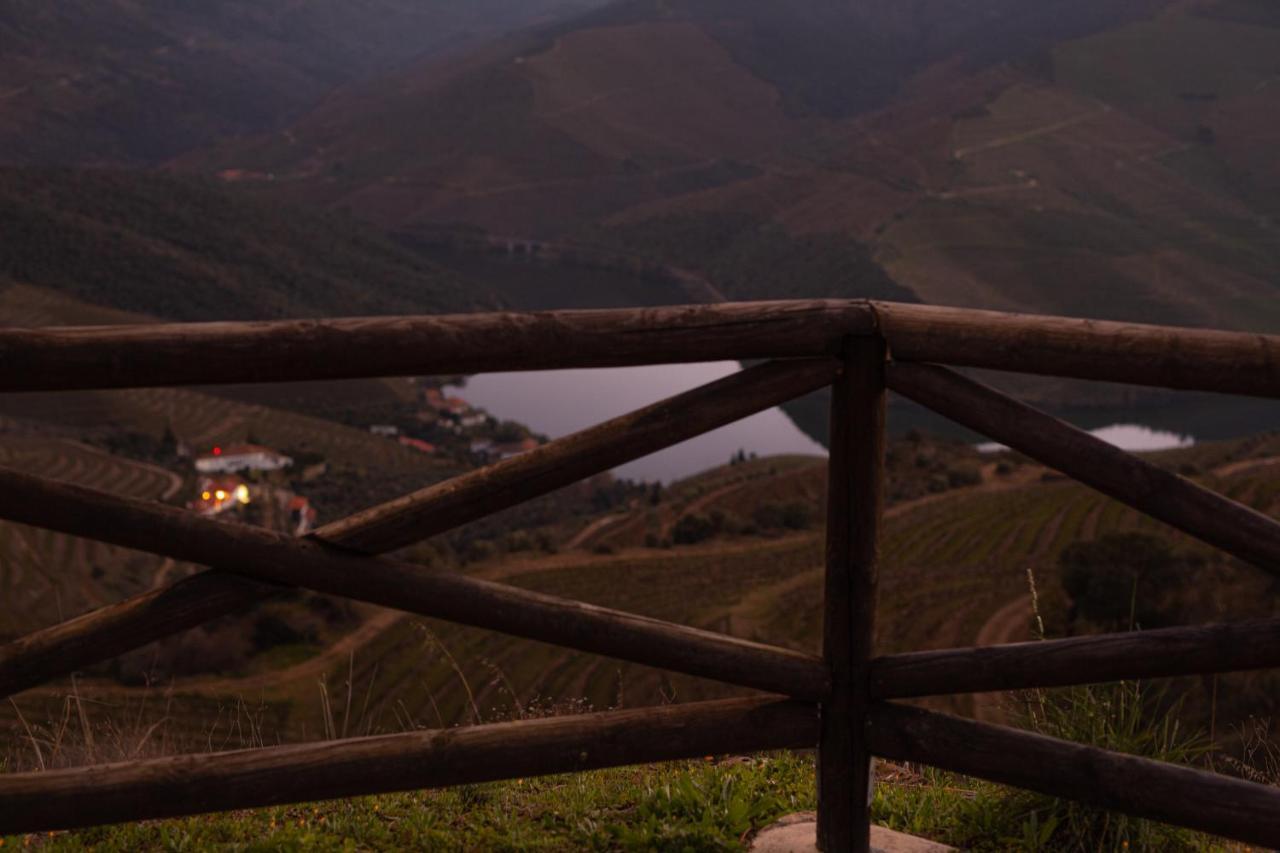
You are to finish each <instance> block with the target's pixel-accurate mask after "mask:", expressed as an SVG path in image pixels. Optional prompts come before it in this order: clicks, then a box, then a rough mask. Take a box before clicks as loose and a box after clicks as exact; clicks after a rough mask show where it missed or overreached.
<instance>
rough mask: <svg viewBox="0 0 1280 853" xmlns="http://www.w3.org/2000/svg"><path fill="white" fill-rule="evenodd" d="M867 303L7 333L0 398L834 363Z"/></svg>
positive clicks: (866, 330) (1, 339)
mask: <svg viewBox="0 0 1280 853" xmlns="http://www.w3.org/2000/svg"><path fill="white" fill-rule="evenodd" d="M872 331H873V326H872V318H871V310H870V308H869V307H868V306H867V304H866V303H865V302H849V301H822V300H811V301H791V302H756V303H738V304H722V305H685V306H678V307H671V308H627V309H611V310H595V311H547V312H542V313H533V314H516V313H491V314H462V315H452V316H424V317H371V318H354V319H338V320H284V321H277V322H259V323H193V324H164V325H147V326H91V327H75V328H50V329H3V330H0V391H65V390H71V389H88V388H125V387H147V386H158V385H195V384H210V383H243V382H283V381H291V380H313V379H350V378H356V377H366V376H415V375H448V374H457V373H488V372H494V371H506V370H551V369H555V368H566V367H618V366H623V365H634V364H673V363H681V362H696V361H725V360H738V359H755V358H787V357H807V356H836V355H839V353H840V346H841V343H842V341H843V339H844V337H845V336H846V335H850V334H870V333H871V332H872Z"/></svg>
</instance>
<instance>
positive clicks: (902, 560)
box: [179, 466, 1280, 740]
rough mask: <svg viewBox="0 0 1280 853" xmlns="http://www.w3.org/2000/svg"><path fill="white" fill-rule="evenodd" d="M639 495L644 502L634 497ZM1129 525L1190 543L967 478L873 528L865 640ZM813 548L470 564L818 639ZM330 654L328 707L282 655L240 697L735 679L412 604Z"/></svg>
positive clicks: (372, 721)
mask: <svg viewBox="0 0 1280 853" xmlns="http://www.w3.org/2000/svg"><path fill="white" fill-rule="evenodd" d="M1273 470H1274V469H1270V468H1267V467H1265V466H1262V467H1257V468H1253V469H1249V470H1245V471H1243V472H1242V473H1240V474H1237V475H1233V476H1228V477H1215V476H1212V475H1207V476H1206V477H1205V479H1206V481H1207V482H1209V484H1210V485H1211V486H1213V487H1214V488H1219V489H1221V490H1222V491H1224V492H1225V493H1227V494H1228V495H1231V496H1233V497H1236V498H1238V499H1241V500H1245V501H1248V502H1250V503H1252V504H1253V505H1255V506H1257V507H1259V508H1261V509H1264V510H1269V511H1272V512H1275V511H1276V510H1277V509H1280V504H1278V501H1280V482H1277V480H1276V478H1275V477H1274V476H1272V473H1273ZM740 473H741V472H740ZM806 473H807V472H804V471H802V470H800V469H788V470H785V471H783V470H780V471H777V472H775V476H776V477H777V478H780V479H783V480H786V479H793V480H795V481H796V482H797V483H803V482H805V481H804V480H803V475H805V474H806ZM1031 473H1033V474H1034V472H1031ZM726 486H735V487H734V488H726ZM768 486H769V478H760V479H759V481H758V482H757V478H753V477H746V478H744V479H741V481H740V482H739V481H737V480H734V479H733V478H729V479H723V478H721V479H715V480H708V481H707V482H706V483H703V484H701V488H700V490H697V489H695V490H692V491H689V492H688V493H687V494H686V493H684V492H683V491H682V492H680V493H679V498H678V501H677V499H676V498H675V497H674V496H668V498H669V499H670V500H671V501H672V503H673V504H675V505H676V506H678V507H680V508H687V507H689V506H691V505H693V504H694V503H695V502H697V501H699V500H701V499H703V498H705V497H707V496H710V497H711V499H710V500H708V501H705V506H701V507H700V509H699V511H704V512H710V511H712V510H714V509H716V508H722V507H721V504H720V501H724V502H725V503H726V504H728V503H730V502H734V503H736V502H737V501H740V500H742V499H743V493H744V490H750V491H753V492H754V491H757V490H763V491H761V494H769V493H770V492H769V488H768ZM673 491H674V490H673ZM650 511H652V508H650V507H645V508H643V509H642V510H640V511H639V512H640V513H648V512H650ZM620 523H626V522H625V521H624V522H620ZM1130 529H1149V530H1152V531H1160V532H1162V533H1163V534H1164V535H1172V536H1174V537H1175V538H1177V539H1179V540H1181V541H1182V542H1183V544H1188V540H1186V538H1185V537H1181V536H1180V535H1178V534H1171V533H1170V532H1169V531H1168V530H1167V529H1166V528H1163V527H1162V526H1161V525H1159V524H1157V523H1155V522H1150V521H1148V520H1146V519H1145V518H1143V517H1141V516H1140V515H1139V514H1138V513H1136V512H1134V511H1132V510H1129V509H1127V508H1126V507H1124V506H1122V505H1120V504H1117V503H1115V502H1114V501H1111V500H1109V499H1107V498H1104V497H1102V496H1100V495H1098V494H1096V493H1094V492H1092V491H1091V490H1089V489H1087V488H1086V487H1083V486H1080V485H1077V484H1075V483H1072V482H1070V481H1065V480H1057V479H1049V480H1047V481H1045V482H1028V483H1027V484H1026V485H1017V484H1016V483H1015V484H1009V483H1006V484H1003V485H1001V484H996V486H992V487H977V488H973V489H966V490H962V491H958V492H956V493H953V494H948V495H943V496H941V497H934V498H929V499H925V500H923V501H921V502H919V503H918V504H917V505H909V506H907V507H906V508H905V509H898V510H895V511H894V512H892V513H891V517H890V519H889V520H888V522H887V530H886V540H885V543H884V569H883V573H882V586H881V590H882V591H881V610H880V621H879V626H878V628H879V639H878V643H879V647H880V648H881V649H882V650H883V651H885V652H894V651H905V650H910V649H924V648H931V647H943V646H953V645H962V644H968V643H972V642H974V641H975V640H976V638H977V637H978V635H979V633H980V632H981V631H982V630H983V628H984V626H985V625H986V624H987V623H988V620H990V619H991V618H992V617H993V616H994V615H995V614H996V613H997V612H998V611H1000V610H1002V608H1003V609H1006V610H1007V608H1006V605H1009V604H1010V603H1011V602H1014V601H1016V600H1018V599H1019V598H1021V597H1024V596H1025V595H1026V593H1027V587H1026V571H1027V569H1032V570H1034V572H1035V574H1036V577H1037V580H1038V583H1039V586H1040V588H1041V590H1042V591H1044V592H1048V591H1051V590H1052V589H1053V588H1055V587H1056V585H1057V583H1058V581H1057V569H1056V565H1057V557H1058V553H1059V552H1060V551H1061V549H1062V548H1063V547H1065V546H1066V545H1067V544H1068V543H1070V542H1073V541H1077V540H1081V539H1089V538H1093V537H1096V536H1098V535H1101V534H1103V533H1107V532H1111V531H1118V530H1130ZM822 560H823V536H822V533H821V532H820V531H818V530H814V531H808V532H802V533H795V534H791V535H788V536H785V537H782V538H775V539H768V538H761V537H742V538H737V539H730V540H724V541H716V542H711V543H704V544H703V545H699V546H694V547H687V548H684V547H681V548H674V549H631V550H627V551H625V552H623V553H620V554H617V555H610V556H598V557H588V556H587V555H584V554H581V553H574V554H570V555H567V556H565V557H549V558H542V559H540V560H538V561H535V562H531V563H530V562H519V563H511V564H509V565H505V564H494V565H489V566H482V567H481V568H480V571H481V572H482V573H484V574H485V575H486V576H491V577H496V578H503V577H505V578H506V580H507V581H508V582H510V583H514V584H518V585H521V586H525V587H528V588H532V589H537V590H540V591H544V592H548V593H551V594H556V595H562V596H566V597H572V598H577V599H581V600H584V601H588V602H592V603H596V604H600V605H605V606H612V607H619V608H623V609H626V610H630V611H634V612H638V613H643V614H648V615H653V616H656V617H660V618H665V619H670V620H674V621H678V622H683V623H687V624H692V625H697V626H701V627H705V628H709V629H713V630H720V631H727V632H729V633H732V634H735V635H738V636H743V637H747V638H750V639H756V640H761V641H765V642H771V643H777V644H782V645H788V646H791V647H795V648H806V649H813V650H816V649H817V648H818V645H819V642H820V634H821V597H822V591H821V583H822ZM1046 599H1047V606H1055V605H1054V602H1053V596H1052V594H1049V595H1047V596H1046ZM1014 638H1015V637H1007V638H1004V639H1014ZM328 666H329V669H328V671H327V673H326V675H325V677H324V682H325V684H326V685H327V691H328V694H329V703H328V707H329V710H328V711H327V712H326V711H325V710H324V708H325V705H324V703H323V702H322V700H321V692H320V688H319V685H318V684H317V679H316V676H315V672H314V671H311V672H310V673H309V674H307V675H306V676H305V677H304V676H299V677H296V678H292V679H290V678H289V677H288V676H287V671H286V672H284V673H281V680H280V682H279V683H278V684H277V685H276V686H273V687H272V688H270V689H268V690H267V691H266V692H265V693H260V691H255V693H254V694H253V695H251V696H245V697H243V698H244V699H245V700H246V701H247V702H249V703H250V704H254V703H257V702H258V701H265V702H266V703H267V705H269V707H270V709H271V715H270V718H271V720H272V721H273V722H272V725H276V726H278V727H279V730H278V731H276V732H275V733H274V734H275V736H277V737H281V738H283V739H286V740H288V739H298V738H302V737H315V736H316V735H317V733H321V732H324V731H325V730H326V727H332V728H335V729H337V730H341V729H342V728H343V726H344V725H345V726H346V727H347V729H348V731H360V732H364V731H389V730H398V729H403V728H405V727H409V726H415V725H427V726H435V725H440V724H442V723H443V724H452V723H456V722H465V721H468V720H471V719H473V718H475V717H477V716H478V717H481V718H484V719H493V718H496V717H501V716H504V715H508V714H513V713H521V712H522V711H523V712H527V711H528V709H529V707H530V706H536V707H541V706H543V705H546V704H553V703H572V702H586V703H589V704H591V705H592V706H594V707H607V706H612V705H615V704H619V703H621V704H624V705H640V704H651V703H653V702H655V701H658V702H660V701H669V700H670V701H682V700H691V699H700V698H710V697H716V696H724V695H730V694H733V693H737V692H740V691H737V690H735V689H733V688H729V687H725V686H723V685H719V684H715V683H711V682H706V681H700V680H696V679H692V678H685V677H678V676H671V675H668V674H665V673H661V672H657V671H654V670H651V669H648V668H646V667H641V666H635V665H630V664H625V663H621V662H618V661H613V660H606V659H602V658H599V657H594V656H591V655H584V654H578V653H574V652H568V651H565V650H561V649H557V648H554V647H551V646H546V645H542V644H536V643H529V642H525V641H520V640H515V639H512V638H508V637H504V636H502V635H499V634H494V633H492V632H487V631H480V630H474V629H468V628H461V627H458V626H454V625H449V624H444V623H437V622H434V621H429V620H420V619H415V618H409V617H406V618H404V619H401V620H400V621H398V622H397V623H395V625H394V626H393V627H392V628H391V629H389V630H386V631H384V632H382V633H381V634H379V635H377V636H376V638H375V639H374V640H373V641H372V642H370V643H368V644H367V645H365V646H364V647H362V648H360V649H359V650H358V651H357V652H356V653H355V655H354V656H353V657H352V658H350V659H348V658H347V657H346V656H345V654H344V655H342V656H340V657H338V656H335V657H334V658H333V659H332V660H329V661H328ZM349 667H350V669H349ZM348 681H349V682H350V685H351V686H350V688H349V692H350V696H351V699H350V702H349V703H348V699H347V693H348V687H347V684H348ZM179 694H181V689H180V688H179ZM189 698H190V701H191V702H197V701H199V702H204V703H208V702H211V701H212V700H211V699H208V698H199V699H197V698H196V697H189ZM348 704H349V705H350V708H349V710H348ZM326 717H330V718H331V719H332V721H333V722H332V723H328V722H326ZM199 734H200V730H198V729H196V728H191V730H190V731H188V732H187V735H188V736H190V737H198V736H199Z"/></svg>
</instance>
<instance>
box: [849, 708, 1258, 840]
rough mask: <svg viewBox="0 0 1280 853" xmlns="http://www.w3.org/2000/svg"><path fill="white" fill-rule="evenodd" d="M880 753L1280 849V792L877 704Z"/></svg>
mask: <svg viewBox="0 0 1280 853" xmlns="http://www.w3.org/2000/svg"><path fill="white" fill-rule="evenodd" d="M869 731H870V739H871V747H872V750H873V751H874V752H875V753H876V755H879V756H881V757H882V758H887V759H890V760H892V761H914V762H919V763H921V764H928V765H931V766H934V767H940V768H942V769H944V770H950V771H952V772H955V773H964V774H966V775H969V776H976V777H978V778H979V779H986V780H988V781H991V782H997V783H1000V784H1004V785H1013V786H1015V787H1018V788H1024V789H1026V790H1030V791H1038V792H1040V793H1042V794H1048V795H1050V796H1054V797H1064V798H1066V799H1069V800H1076V801H1079V802H1082V803H1091V804H1093V805H1097V806H1101V807H1103V808H1106V809H1112V810H1114V811H1119V812H1123V813H1125V814H1129V815H1134V816H1137V817H1146V818H1151V819H1153V820H1159V821H1163V822H1165V823H1171V824H1174V825H1176V826H1185V827H1188V828H1190V829H1196V830H1200V831H1202V832H1208V833H1211V834H1213V835H1217V836H1221V837H1223V838H1231V839H1235V840H1238V841H1244V842H1248V843H1251V844H1265V845H1267V846H1268V847H1277V846H1280V788H1273V787H1270V786H1267V785H1258V784H1254V783H1252V782H1245V781H1243V780H1240V779H1235V778H1232V777H1229V776H1220V775H1218V774H1215V773H1206V772H1205V771H1203V770H1195V769H1192V768H1189V767H1180V766H1177V765H1174V764H1166V763H1163V762H1158V761H1152V760H1150V759H1145V758H1136V757H1134V756H1130V755H1121V754H1118V753H1114V752H1108V751H1106V750H1103V749H1098V748H1097V747H1092V746H1083V745H1080V744H1075V743H1068V742H1067V741H1063V740H1058V739H1056V738H1050V737H1045V736H1043V735H1038V734H1033V733H1031V732H1025V731H1019V730H1017V729H1010V728H1005V727H1003V726H993V725H989V724H986V723H976V722H972V721H969V720H963V719H960V718H958V717H951V716H948V715H946V714H938V713H934V712H932V711H925V710H921V709H917V708H908V707H905V706H900V705H893V704H887V703H882V704H879V705H875V706H873V707H872V711H871V716H870V724H869Z"/></svg>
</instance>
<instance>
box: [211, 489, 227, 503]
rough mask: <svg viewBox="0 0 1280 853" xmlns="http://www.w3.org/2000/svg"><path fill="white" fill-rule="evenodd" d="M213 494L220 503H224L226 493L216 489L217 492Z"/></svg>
mask: <svg viewBox="0 0 1280 853" xmlns="http://www.w3.org/2000/svg"><path fill="white" fill-rule="evenodd" d="M213 494H214V495H215V496H216V497H217V498H218V500H220V501H225V500H226V499H227V493H226V492H224V491H222V489H218V491H216V492H214V493H213Z"/></svg>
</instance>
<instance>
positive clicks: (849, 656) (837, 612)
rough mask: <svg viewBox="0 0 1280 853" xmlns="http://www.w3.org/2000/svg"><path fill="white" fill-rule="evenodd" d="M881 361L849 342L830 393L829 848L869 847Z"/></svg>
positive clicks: (825, 761) (824, 836) (822, 751)
mask: <svg viewBox="0 0 1280 853" xmlns="http://www.w3.org/2000/svg"><path fill="white" fill-rule="evenodd" d="M884 361H885V348H884V341H883V340H882V339H880V338H860V339H857V340H853V341H851V342H850V349H849V353H848V355H847V357H846V359H845V371H844V374H843V375H842V376H841V377H840V379H838V380H837V381H836V383H835V388H834V393H833V394H832V403H831V442H830V444H831V458H830V463H829V468H830V475H829V477H828V484H829V485H828V492H827V553H826V581H825V587H826V589H825V601H824V607H823V658H824V659H825V660H826V662H827V665H828V666H829V667H830V671H831V691H830V693H829V694H828V696H827V698H826V699H824V700H823V701H822V703H821V706H820V710H821V724H822V740H821V742H820V745H819V748H818V845H819V847H820V848H821V849H823V850H828V851H843V850H854V851H865V850H869V849H870V844H871V816H870V810H869V808H868V796H869V793H870V787H871V774H870V770H871V753H870V750H869V749H868V746H867V741H866V720H867V708H868V704H869V698H868V693H867V664H868V661H869V660H870V658H871V652H872V648H871V644H872V636H873V634H874V631H875V606H876V589H877V584H878V579H879V562H880V525H881V519H882V517H883V514H884V453H885V436H884V414H885V388H884Z"/></svg>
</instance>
